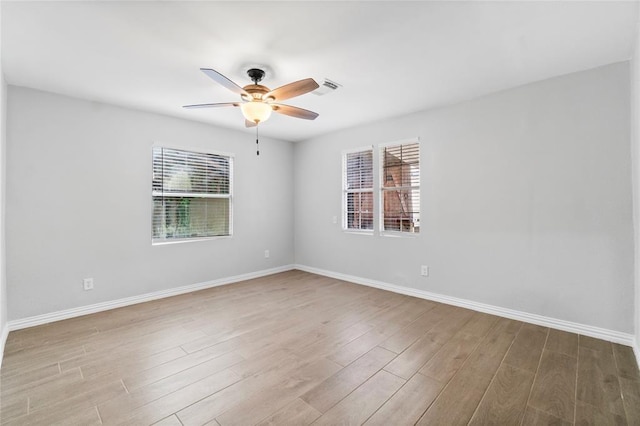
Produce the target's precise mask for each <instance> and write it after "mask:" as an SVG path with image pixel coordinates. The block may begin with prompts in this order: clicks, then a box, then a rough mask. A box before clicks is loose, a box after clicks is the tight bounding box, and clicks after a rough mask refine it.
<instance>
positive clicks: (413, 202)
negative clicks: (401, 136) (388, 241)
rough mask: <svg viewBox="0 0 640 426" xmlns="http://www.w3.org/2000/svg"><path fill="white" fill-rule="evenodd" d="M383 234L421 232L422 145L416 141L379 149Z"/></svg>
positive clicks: (389, 145)
mask: <svg viewBox="0 0 640 426" xmlns="http://www.w3.org/2000/svg"><path fill="white" fill-rule="evenodd" d="M380 180H381V183H380V190H381V197H380V198H381V200H380V204H381V216H382V218H381V230H382V231H396V232H408V233H418V232H420V144H419V142H418V141H417V140H416V139H413V140H410V141H405V142H399V143H398V142H396V143H393V144H385V145H383V146H381V148H380Z"/></svg>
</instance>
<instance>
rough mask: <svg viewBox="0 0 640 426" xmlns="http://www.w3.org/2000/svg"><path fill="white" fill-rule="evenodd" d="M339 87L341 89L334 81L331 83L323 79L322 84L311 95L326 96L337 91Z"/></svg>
mask: <svg viewBox="0 0 640 426" xmlns="http://www.w3.org/2000/svg"><path fill="white" fill-rule="evenodd" d="M340 87H342V85H341V84H338V83H336V82H335V81H331V80H329V79H328V78H325V79H324V81H323V82H322V84H321V85H320V87H318V88H317V89H316V90H314V91H313V92H311V93H313V94H314V95H318V96H322V95H326V94H327V93H330V92H334V91H336V90H338V88H340Z"/></svg>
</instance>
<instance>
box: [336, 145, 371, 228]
mask: <svg viewBox="0 0 640 426" xmlns="http://www.w3.org/2000/svg"><path fill="white" fill-rule="evenodd" d="M343 168H344V197H345V199H344V205H345V219H344V228H345V229H355V230H357V229H373V148H370V149H365V150H362V151H355V152H348V153H346V154H345V155H344V159H343Z"/></svg>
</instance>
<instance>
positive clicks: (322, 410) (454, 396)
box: [0, 271, 640, 426]
mask: <svg viewBox="0 0 640 426" xmlns="http://www.w3.org/2000/svg"><path fill="white" fill-rule="evenodd" d="M0 375H1V382H0V383H1V398H2V400H1V408H2V424H6V425H14V424H15V425H17V424H20V425H35V424H44V425H53V424H71V425H91V424H101V423H104V424H126V425H148V424H155V423H157V424H159V425H165V426H166V425H181V424H183V425H202V424H208V425H222V426H226V425H243V426H245V425H253V424H261V425H284V424H291V425H305V424H311V423H313V424H314V425H335V424H354V425H355V424H363V423H366V424H367V425H394V426H395V425H405V424H407V425H413V424H420V425H423V424H432V425H458V424H460V425H462V424H473V425H479V424H496V425H541V424H554V425H569V424H596V425H607V424H616V425H620V424H629V425H638V424H640V374H639V373H638V369H637V367H636V365H635V359H634V357H633V352H632V350H631V349H630V348H628V347H625V346H620V345H616V344H611V343H608V342H605V341H602V340H597V339H593V338H589V337H583V336H578V335H576V334H570V333H565V332H560V331H556V330H549V329H547V328H543V327H538V326H535V325H530V324H525V323H521V322H518V321H512V320H508V319H504V318H499V317H496V316H492V315H487V314H483V313H477V312H473V311H469V310H466V309H461V308H456V307H452V306H448V305H443V304H439V303H434V302H429V301H426V300H421V299H416V298H411V297H407V296H402V295H398V294H394V293H388V292H385V291H381V290H377V289H372V288H368V287H364V286H359V285H355V284H349V283H345V282H342V281H338V280H334V279H330V278H325V277H320V276H317V275H312V274H308V273H304V272H300V271H291V272H286V273H282V274H277V275H272V276H269V277H265V278H260V279H255V280H250V281H245V282H242V283H237V284H233V285H228V286H223V287H217V288H213V289H209V290H204V291H200V292H197V293H192V294H187V295H182V296H177V297H173V298H169V299H163V300H158V301H154V302H149V303H144V304H140V305H136V306H130V307H127V308H121V309H117V310H112V311H109V312H103V313H98V314H94V315H89V316H85V317H81V318H75V319H71V320H66V321H61V322H58V323H54V324H50V325H45V326H40V327H34V328H30V329H26V330H21V331H16V332H12V333H11V334H10V335H9V339H8V342H7V345H6V350H5V355H4V363H3V366H2V369H1V371H0Z"/></svg>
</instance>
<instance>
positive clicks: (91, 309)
mask: <svg viewBox="0 0 640 426" xmlns="http://www.w3.org/2000/svg"><path fill="white" fill-rule="evenodd" d="M292 269H294V267H293V265H285V266H279V267H277V268H271V269H263V270H262V271H256V272H249V273H247V274H241V275H234V276H232V277H226V278H219V279H217V280H212V281H205V282H202V283H196V284H190V285H186V286H182V287H175V288H171V289H168V290H162V291H156V292H153V293H147V294H141V295H139V296H133V297H127V298H124V299H118V300H112V301H109V302H102V303H96V304H94V305H87V306H80V307H78V308H72V309H65V310H63V311H57V312H52V313H49V314H44V315H37V316H33V317H29V318H23V319H19V320H13V321H9V324H8V327H5V328H8V330H7V333H8V331H9V330H10V331H13V330H20V329H22V328H28V327H34V326H36V325H42V324H48V323H51V322H55V321H61V320H65V319H69V318H75V317H79V316H82V315H88V314H94V313H96V312H102V311H108V310H109V309H115V308H122V307H124V306H129V305H135V304H137V303H144V302H149V301H152V300H157V299H164V298H165V297H171V296H177V295H180V294H185V293H191V292H194V291H198V290H204V289H207V288H211V287H218V286H221V285H227V284H233V283H236V282H239V281H245V280H250V279H253V278H260V277H264V276H267V275H273V274H277V273H279V272H285V271H290V270H292Z"/></svg>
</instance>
